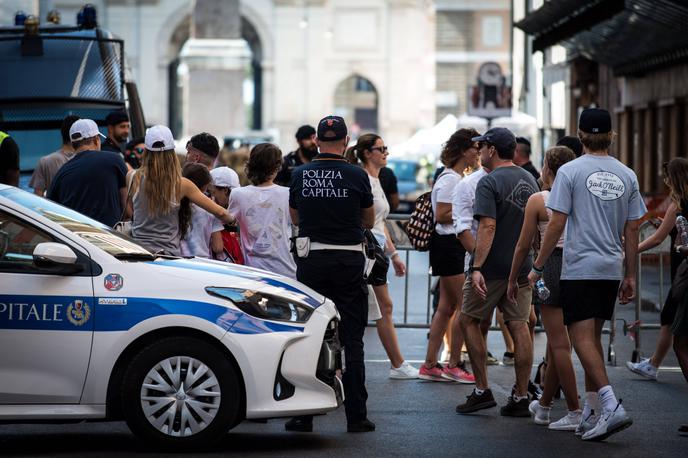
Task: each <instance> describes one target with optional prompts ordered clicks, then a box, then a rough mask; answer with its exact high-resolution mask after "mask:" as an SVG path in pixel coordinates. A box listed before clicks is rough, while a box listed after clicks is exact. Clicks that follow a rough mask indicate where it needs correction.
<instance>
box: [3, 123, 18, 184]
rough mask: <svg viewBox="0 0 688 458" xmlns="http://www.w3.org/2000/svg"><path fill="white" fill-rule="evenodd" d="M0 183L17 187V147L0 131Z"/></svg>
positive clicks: (12, 140)
mask: <svg viewBox="0 0 688 458" xmlns="http://www.w3.org/2000/svg"><path fill="white" fill-rule="evenodd" d="M0 183H4V184H9V185H11V186H19V146H18V145H17V142H15V141H14V139H13V138H12V137H10V136H9V134H7V133H5V132H2V131H0Z"/></svg>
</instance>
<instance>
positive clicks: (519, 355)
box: [507, 321, 533, 397]
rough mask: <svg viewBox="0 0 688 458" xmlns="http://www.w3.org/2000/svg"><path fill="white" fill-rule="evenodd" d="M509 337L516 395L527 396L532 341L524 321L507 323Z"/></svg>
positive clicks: (531, 361)
mask: <svg viewBox="0 0 688 458" xmlns="http://www.w3.org/2000/svg"><path fill="white" fill-rule="evenodd" d="M507 326H508V327H509V332H510V333H511V337H513V339H514V370H515V372H516V395H517V396H519V397H520V396H527V395H528V381H529V380H530V370H531V368H532V367H533V341H532V340H531V338H530V329H528V323H527V322H526V321H509V322H508V323H507Z"/></svg>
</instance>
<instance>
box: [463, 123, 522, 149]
mask: <svg viewBox="0 0 688 458" xmlns="http://www.w3.org/2000/svg"><path fill="white" fill-rule="evenodd" d="M471 141H474V142H487V143H489V144H491V145H494V147H495V148H497V151H499V152H500V153H501V152H505V153H506V152H509V151H511V152H513V151H514V149H516V137H515V136H514V134H513V133H512V132H511V131H510V130H509V129H507V128H506V127H493V128H492V129H490V130H488V131H487V132H485V133H484V134H483V135H481V136H479V137H473V138H471Z"/></svg>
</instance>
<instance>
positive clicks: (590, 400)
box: [583, 391, 600, 418]
mask: <svg viewBox="0 0 688 458" xmlns="http://www.w3.org/2000/svg"><path fill="white" fill-rule="evenodd" d="M598 405H599V402H598V399H597V393H595V392H594V391H586V392H585V403H584V404H583V418H588V416H589V415H590V411H591V410H594V411H595V413H597V414H599V412H598V411H599V410H600V409H599V407H598Z"/></svg>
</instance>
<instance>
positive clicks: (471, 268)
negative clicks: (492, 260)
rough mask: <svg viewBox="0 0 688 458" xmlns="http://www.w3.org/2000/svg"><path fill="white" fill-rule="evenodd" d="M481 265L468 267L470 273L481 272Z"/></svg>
mask: <svg viewBox="0 0 688 458" xmlns="http://www.w3.org/2000/svg"><path fill="white" fill-rule="evenodd" d="M480 269H481V267H480V266H477V267H476V266H470V267H469V268H468V273H469V274H472V273H473V272H480Z"/></svg>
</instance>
